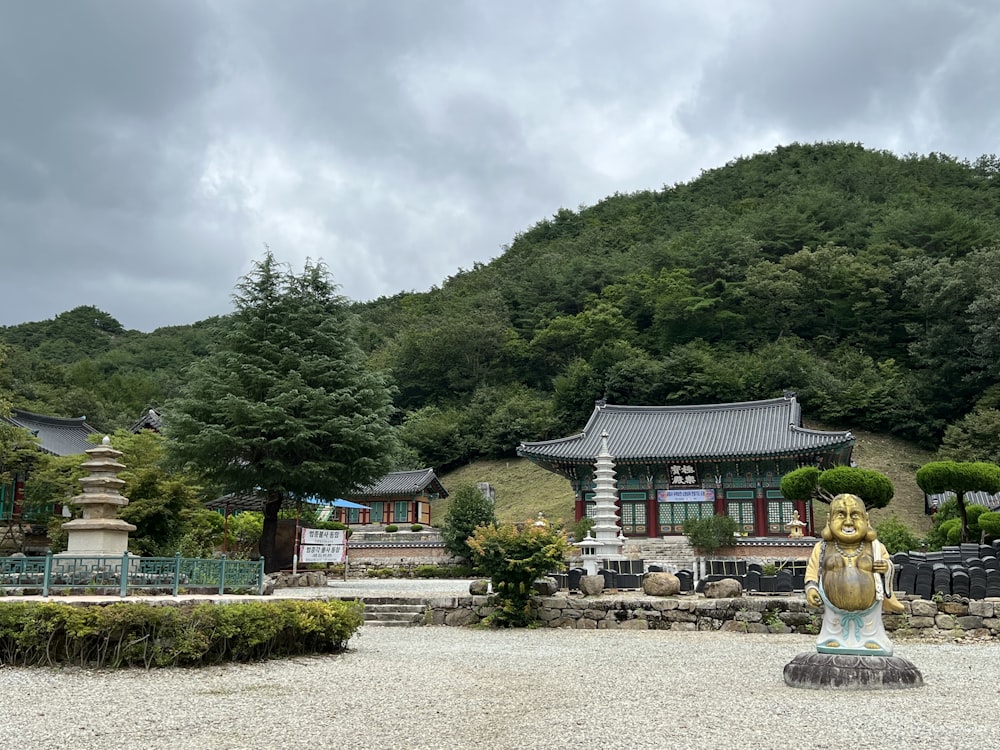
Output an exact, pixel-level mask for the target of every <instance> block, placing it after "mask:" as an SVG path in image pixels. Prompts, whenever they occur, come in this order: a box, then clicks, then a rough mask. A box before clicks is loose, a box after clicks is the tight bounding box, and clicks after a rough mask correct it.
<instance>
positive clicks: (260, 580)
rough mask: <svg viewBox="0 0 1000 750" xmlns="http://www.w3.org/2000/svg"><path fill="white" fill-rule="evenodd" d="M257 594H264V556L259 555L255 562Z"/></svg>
mask: <svg viewBox="0 0 1000 750" xmlns="http://www.w3.org/2000/svg"><path fill="white" fill-rule="evenodd" d="M257 595H258V596H263V595H264V556H263V555H261V556H260V560H259V561H258V563H257Z"/></svg>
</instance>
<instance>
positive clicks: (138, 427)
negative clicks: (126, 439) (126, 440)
mask: <svg viewBox="0 0 1000 750" xmlns="http://www.w3.org/2000/svg"><path fill="white" fill-rule="evenodd" d="M162 427H163V416H162V415H161V414H160V412H158V411H157V410H156V409H150V410H148V411H147V412H146V413H145V414H143V415H142V416H141V417H139V419H137V420H136V421H135V422H134V423H133V424H132V426H131V427H129V428H128V429H129V432H134V433H140V432H142V431H143V430H152V431H153V432H159V431H160V430H161V429H162Z"/></svg>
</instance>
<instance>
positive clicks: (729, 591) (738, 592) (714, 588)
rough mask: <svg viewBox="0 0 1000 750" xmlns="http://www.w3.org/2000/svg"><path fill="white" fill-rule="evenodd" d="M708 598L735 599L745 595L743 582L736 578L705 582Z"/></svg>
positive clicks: (705, 592) (705, 591)
mask: <svg viewBox="0 0 1000 750" xmlns="http://www.w3.org/2000/svg"><path fill="white" fill-rule="evenodd" d="M702 593H704V594H705V598H706V599H733V598H735V597H737V596H743V584H741V583H740V582H739V581H737V580H736V579H735V578H723V579H722V580H721V581H709V582H708V583H706V584H705V590H704V591H703V592H702Z"/></svg>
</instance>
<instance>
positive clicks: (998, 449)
mask: <svg viewBox="0 0 1000 750" xmlns="http://www.w3.org/2000/svg"><path fill="white" fill-rule="evenodd" d="M939 454H940V456H941V458H943V459H946V460H949V461H972V462H975V461H983V462H987V463H992V464H1000V409H985V408H983V409H976V410H975V411H972V412H970V413H969V414H966V415H965V416H964V417H962V418H961V419H959V420H958V421H957V422H954V423H953V424H951V425H949V426H948V427H947V429H945V431H944V438H942V440H941V449H940V451H939Z"/></svg>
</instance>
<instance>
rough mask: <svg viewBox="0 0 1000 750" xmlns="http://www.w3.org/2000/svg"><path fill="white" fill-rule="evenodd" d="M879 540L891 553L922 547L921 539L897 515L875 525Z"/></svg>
mask: <svg viewBox="0 0 1000 750" xmlns="http://www.w3.org/2000/svg"><path fill="white" fill-rule="evenodd" d="M875 533H876V534H878V538H879V541H880V542H882V544H884V545H885V548H886V549H887V550H889V554H895V553H896V552H909V551H910V550H915V549H920V539H919V538H918V537H916V536H915V535H914V534H913V532H911V531H910V530H909V529H908V528H907V527H906V526H905V525H904V524H903V522H902V521H900V520H899V519H898V518H896V516H890V517H889V518H887V519H885V520H884V521H882V523H880V524H878V525H877V526H876V527H875Z"/></svg>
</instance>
